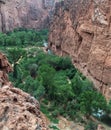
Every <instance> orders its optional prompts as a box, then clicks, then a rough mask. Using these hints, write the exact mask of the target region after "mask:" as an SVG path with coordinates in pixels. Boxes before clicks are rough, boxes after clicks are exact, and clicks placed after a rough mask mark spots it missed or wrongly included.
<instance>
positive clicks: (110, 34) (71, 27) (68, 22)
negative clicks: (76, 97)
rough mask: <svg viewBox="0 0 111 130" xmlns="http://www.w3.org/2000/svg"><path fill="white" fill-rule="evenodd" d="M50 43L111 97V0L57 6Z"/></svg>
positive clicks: (72, 0) (75, 0) (79, 0)
mask: <svg viewBox="0 0 111 130" xmlns="http://www.w3.org/2000/svg"><path fill="white" fill-rule="evenodd" d="M55 12H56V13H55V15H54V20H53V22H52V25H51V27H50V34H49V44H50V45H49V46H50V48H51V49H52V50H53V51H54V53H55V54H57V55H60V56H64V55H68V56H70V57H71V58H72V62H73V64H74V65H75V66H76V67H77V68H78V69H79V70H80V71H81V72H82V73H83V74H84V75H85V76H86V77H88V78H89V79H90V80H91V81H92V82H93V83H94V85H95V87H96V88H97V89H98V90H99V91H101V92H102V93H103V94H104V95H105V97H106V98H107V99H108V100H109V99H111V77H110V75H111V1H110V0H70V1H69V0H65V1H64V2H63V1H62V2H61V3H59V8H58V7H56V9H55Z"/></svg>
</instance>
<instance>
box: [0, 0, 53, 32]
mask: <svg viewBox="0 0 111 130" xmlns="http://www.w3.org/2000/svg"><path fill="white" fill-rule="evenodd" d="M45 5H46V4H45V3H44V0H0V31H3V32H5V31H10V30H13V29H14V28H18V27H23V28H34V29H42V28H47V27H48V26H49V19H50V11H51V10H52V8H53V7H54V5H55V1H54V3H52V6H51V7H50V9H49V8H44V6H45Z"/></svg>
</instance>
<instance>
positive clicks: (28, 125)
mask: <svg viewBox="0 0 111 130" xmlns="http://www.w3.org/2000/svg"><path fill="white" fill-rule="evenodd" d="M11 71H12V67H11V65H10V64H9V62H8V60H7V58H6V56H5V55H3V54H2V53H0V130H47V128H46V124H45V118H44V116H43V114H42V113H41V112H40V109H39V102H38V101H37V100H36V99H35V98H34V97H32V96H30V95H29V94H27V93H25V92H23V91H22V90H20V89H18V88H14V87H13V86H12V84H11V82H9V80H8V76H7V73H9V72H11Z"/></svg>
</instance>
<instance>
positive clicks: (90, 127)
mask: <svg viewBox="0 0 111 130" xmlns="http://www.w3.org/2000/svg"><path fill="white" fill-rule="evenodd" d="M84 130H97V124H96V123H94V122H92V121H90V122H88V124H87V125H86V126H85V129H84Z"/></svg>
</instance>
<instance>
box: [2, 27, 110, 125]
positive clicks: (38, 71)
mask: <svg viewBox="0 0 111 130" xmlns="http://www.w3.org/2000/svg"><path fill="white" fill-rule="evenodd" d="M43 40H47V30H44V31H38V32H37V31H34V30H25V29H24V30H23V29H19V30H15V31H14V32H9V33H7V34H2V33H1V34H0V43H1V45H2V46H3V47H4V46H7V45H8V47H5V50H4V52H5V53H6V55H7V56H8V58H9V60H10V62H11V64H13V67H14V72H13V73H11V74H10V79H11V80H12V82H13V84H14V85H15V86H16V87H19V88H21V89H23V90H24V91H26V92H28V93H30V94H31V95H32V96H34V97H35V98H37V99H38V100H39V101H40V102H41V110H42V111H43V112H44V113H46V114H47V115H48V112H50V116H49V118H51V117H54V118H56V117H57V116H58V115H63V116H67V117H69V118H71V119H74V120H81V121H82V116H81V115H85V116H86V117H87V118H89V117H90V115H93V113H97V112H98V110H99V109H101V110H103V111H106V109H107V103H106V100H105V98H104V97H103V96H102V94H100V93H99V92H97V91H96V90H94V88H93V84H92V82H90V81H89V80H88V79H87V78H86V77H84V76H83V75H82V74H81V73H80V72H79V71H78V70H77V69H76V68H75V67H74V66H73V64H72V62H71V60H70V58H69V57H59V56H55V55H53V54H46V53H44V52H43V51H42V49H41V48H40V47H38V46H40V44H38V42H39V43H40V42H42V45H43ZM24 45H25V46H26V45H27V46H26V47H25V48H23V46H24ZM31 45H32V46H31ZM33 45H34V46H33ZM35 45H36V46H35ZM11 46H13V47H11ZM29 46H30V47H29ZM2 50H3V48H2ZM109 108H110V105H109ZM108 110H109V109H108ZM88 127H89V126H88Z"/></svg>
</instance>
